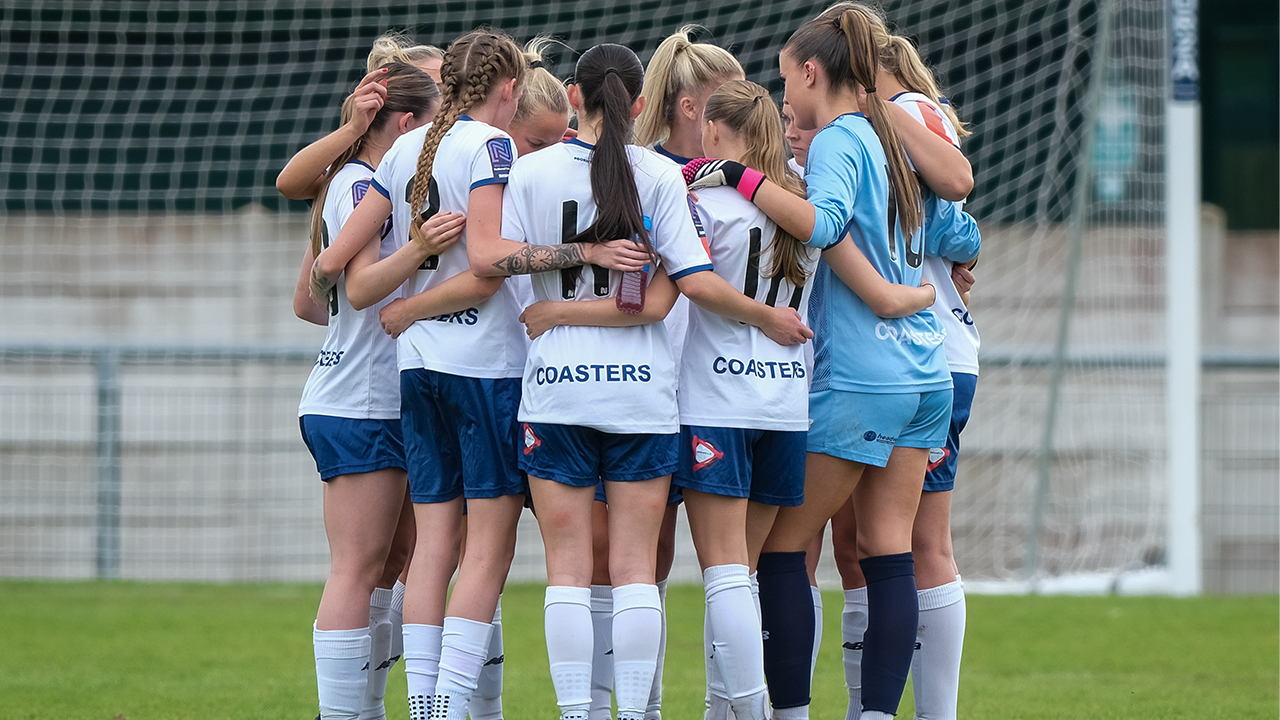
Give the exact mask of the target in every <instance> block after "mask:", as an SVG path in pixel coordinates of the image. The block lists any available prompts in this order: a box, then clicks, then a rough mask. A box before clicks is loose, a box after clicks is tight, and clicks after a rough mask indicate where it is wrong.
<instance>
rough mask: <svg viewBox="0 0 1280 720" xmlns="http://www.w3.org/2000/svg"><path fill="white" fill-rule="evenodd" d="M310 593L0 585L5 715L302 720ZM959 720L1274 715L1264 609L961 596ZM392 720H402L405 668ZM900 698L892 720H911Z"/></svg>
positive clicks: (836, 656)
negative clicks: (965, 614)
mask: <svg viewBox="0 0 1280 720" xmlns="http://www.w3.org/2000/svg"><path fill="white" fill-rule="evenodd" d="M318 598H319V588H318V587H316V586H313V585H280V584H253V585H248V584H244V585H200V584H176V583H166V584H148V583H130V582H115V583H100V582H28V581H0V648H3V652H0V718H23V719H26V718H32V719H39V720H44V719H46V718H50V719H52V718H59V719H66V720H78V719H81V718H83V719H85V720H90V719H92V720H99V719H100V720H113V719H114V720H151V719H153V718H154V719H157V720H160V719H163V720H183V719H185V718H202V719H203V718H219V719H221V718H227V719H235V718H281V719H299V720H301V719H305V720H310V718H313V717H314V716H315V708H316V700H315V676H314V666H313V664H312V658H311V642H310V632H309V631H310V627H311V620H312V618H313V617H314V612H315V605H316V602H317V600H318ZM701 600H702V593H701V589H700V588H697V587H693V586H675V587H672V588H671V591H670V594H669V597H668V608H669V622H670V632H669V639H668V650H667V665H666V673H665V686H666V693H665V698H664V707H663V716H664V717H665V718H668V720H686V719H687V720H692V719H693V718H699V717H701V714H702V692H703V691H702V659H701V655H702V638H701V636H702V614H701ZM968 604H969V621H968V623H969V624H968V633H967V637H966V644H965V658H964V665H963V670H962V678H961V691H960V716H961V717H962V718H1063V719H1066V718H1072V719H1074V718H1103V719H1110V718H1143V719H1146V718H1195V719H1196V720H1199V719H1200V718H1233V719H1235V718H1276V717H1277V715H1278V711H1277V703H1278V702H1280V692H1278V690H1277V688H1278V686H1280V647H1278V643H1280V604H1278V603H1277V598H1276V597H1230V598H1224V597H1206V598H1195V599H1187V600H1181V599H1168V598H1113V597H1103V598H1073V597H991V596H971V597H969V598H968ZM825 605H826V612H825V618H826V622H825V630H826V632H825V634H824V635H825V639H824V642H823V646H822V654H821V657H820V659H819V666H818V674H817V677H816V679H815V682H814V690H813V696H814V704H813V706H812V710H811V717H813V718H815V720H826V719H828V718H830V719H833V720H838V719H839V718H843V717H844V706H845V694H844V687H843V674H842V669H841V665H840V641H839V634H840V623H839V612H840V607H841V600H840V596H839V594H838V593H827V594H826V595H825ZM503 619H504V627H505V630H506V632H505V638H506V640H505V641H506V648H505V650H506V657H507V663H506V676H505V692H504V704H505V710H506V712H505V714H506V717H507V718H509V719H510V720H526V719H531V718H548V719H550V718H555V717H556V716H557V713H556V709H555V698H554V695H553V693H552V689H551V682H550V679H549V677H548V675H547V659H546V649H545V646H544V644H543V630H542V588H541V587H539V586H532V585H518V586H512V587H510V588H508V590H507V592H506V595H505V596H504V599H503ZM401 667H402V666H397V668H396V670H394V671H393V672H392V681H391V683H390V687H389V688H388V692H387V697H388V700H389V702H388V717H389V718H393V719H397V720H398V719H402V718H406V717H407V716H408V711H407V708H406V706H405V704H404V702H403V697H404V673H403V671H402V670H401V669H400V668H401ZM911 705H912V703H911V694H910V689H909V688H908V691H907V693H906V696H905V697H904V698H903V704H902V707H901V708H900V711H899V716H900V717H903V718H910V717H911Z"/></svg>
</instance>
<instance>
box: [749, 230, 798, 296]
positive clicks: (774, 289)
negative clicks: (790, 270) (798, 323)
mask: <svg viewBox="0 0 1280 720" xmlns="http://www.w3.org/2000/svg"><path fill="white" fill-rule="evenodd" d="M763 234H764V233H763V231H761V230H760V228H758V227H753V228H751V230H750V231H749V232H748V235H747V238H748V242H749V246H748V249H747V276H746V277H745V278H743V280H742V294H743V295H746V296H747V297H749V298H751V299H752V300H754V299H755V298H756V292H758V291H759V290H760V253H761V252H763V244H764V243H763ZM781 289H782V273H778V274H777V275H774V276H773V277H772V278H770V280H769V294H768V295H766V296H765V300H764V304H765V305H768V306H769V307H777V306H778V291H779V290H781ZM803 293H804V285H797V286H796V287H795V288H793V289H792V290H791V299H790V300H789V301H788V302H787V306H788V307H790V308H791V309H792V310H795V311H797V312H799V310H800V296H801V295H802V294H803Z"/></svg>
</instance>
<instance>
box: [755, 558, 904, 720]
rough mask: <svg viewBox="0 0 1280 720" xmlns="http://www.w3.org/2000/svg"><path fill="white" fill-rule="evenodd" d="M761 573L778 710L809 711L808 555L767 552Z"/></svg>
mask: <svg viewBox="0 0 1280 720" xmlns="http://www.w3.org/2000/svg"><path fill="white" fill-rule="evenodd" d="M758 568H759V580H760V624H761V627H762V629H763V630H764V677H765V680H766V681H767V682H768V684H769V699H770V701H771V702H772V703H773V706H774V707H775V708H793V707H803V706H805V705H808V704H809V669H810V667H811V661H812V659H813V593H812V591H810V590H809V572H808V570H806V569H805V564H804V552H785V553H782V552H780V553H762V554H761V555H760V564H759V566H758ZM913 632H914V631H913ZM911 637H912V640H913V641H914V640H915V635H912V636H911ZM909 662H910V657H908V663H909Z"/></svg>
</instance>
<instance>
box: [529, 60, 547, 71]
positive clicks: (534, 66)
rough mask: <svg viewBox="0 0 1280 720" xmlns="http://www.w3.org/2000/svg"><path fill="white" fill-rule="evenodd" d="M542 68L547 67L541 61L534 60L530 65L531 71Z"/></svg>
mask: <svg viewBox="0 0 1280 720" xmlns="http://www.w3.org/2000/svg"><path fill="white" fill-rule="evenodd" d="M540 67H546V65H544V64H543V63H542V61H541V60H534V61H533V62H531V63H529V69H530V70H537V69H538V68H540Z"/></svg>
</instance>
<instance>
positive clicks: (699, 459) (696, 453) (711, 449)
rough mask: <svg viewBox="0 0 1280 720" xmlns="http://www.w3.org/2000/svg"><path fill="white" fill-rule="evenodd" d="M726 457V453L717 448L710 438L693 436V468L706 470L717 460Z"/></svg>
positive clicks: (695, 470)
mask: <svg viewBox="0 0 1280 720" xmlns="http://www.w3.org/2000/svg"><path fill="white" fill-rule="evenodd" d="M722 457H724V453H722V452H720V451H719V450H717V449H716V446H715V445H712V444H711V441H710V440H703V439H702V438H700V437H698V436H697V435H694V436H693V470H694V472H697V471H698V470H704V469H706V468H709V467H711V466H712V465H714V464H715V462H716V461H717V460H719V459H720V458H722Z"/></svg>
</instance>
